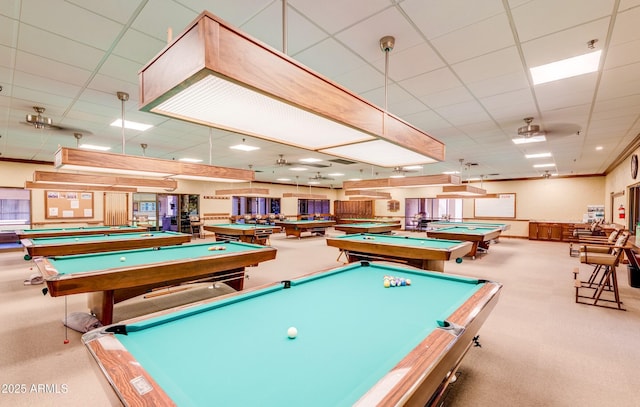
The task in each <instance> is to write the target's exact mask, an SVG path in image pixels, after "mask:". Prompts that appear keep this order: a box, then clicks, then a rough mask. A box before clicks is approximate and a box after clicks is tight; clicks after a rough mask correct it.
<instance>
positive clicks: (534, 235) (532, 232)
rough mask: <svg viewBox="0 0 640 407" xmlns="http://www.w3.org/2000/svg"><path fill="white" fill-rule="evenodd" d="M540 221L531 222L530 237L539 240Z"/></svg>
mask: <svg viewBox="0 0 640 407" xmlns="http://www.w3.org/2000/svg"><path fill="white" fill-rule="evenodd" d="M538 225H539V224H538V222H529V239H531V240H538Z"/></svg>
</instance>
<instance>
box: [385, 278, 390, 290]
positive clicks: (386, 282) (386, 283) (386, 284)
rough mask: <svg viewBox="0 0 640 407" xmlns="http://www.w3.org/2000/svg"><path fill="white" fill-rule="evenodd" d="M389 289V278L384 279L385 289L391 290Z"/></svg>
mask: <svg viewBox="0 0 640 407" xmlns="http://www.w3.org/2000/svg"><path fill="white" fill-rule="evenodd" d="M389 287H391V283H390V282H389V279H388V278H385V279H384V288H389Z"/></svg>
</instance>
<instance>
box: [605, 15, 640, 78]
mask: <svg viewBox="0 0 640 407" xmlns="http://www.w3.org/2000/svg"><path fill="white" fill-rule="evenodd" d="M639 21H640V20H639ZM637 62H640V40H636V41H628V42H625V43H622V44H619V45H615V46H612V47H611V48H609V52H607V59H606V61H605V64H604V69H605V70H607V69H612V68H617V67H621V66H624V65H629V64H634V63H637Z"/></svg>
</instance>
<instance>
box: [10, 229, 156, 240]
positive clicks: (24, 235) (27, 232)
mask: <svg viewBox="0 0 640 407" xmlns="http://www.w3.org/2000/svg"><path fill="white" fill-rule="evenodd" d="M146 231H147V228H146V227H138V226H87V227H74V228H43V229H23V230H16V234H17V235H18V239H20V240H22V239H31V238H34V237H58V236H79V235H106V234H112V233H133V232H146Z"/></svg>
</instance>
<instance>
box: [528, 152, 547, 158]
mask: <svg viewBox="0 0 640 407" xmlns="http://www.w3.org/2000/svg"><path fill="white" fill-rule="evenodd" d="M546 157H551V153H538V154H525V158H546Z"/></svg>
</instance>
